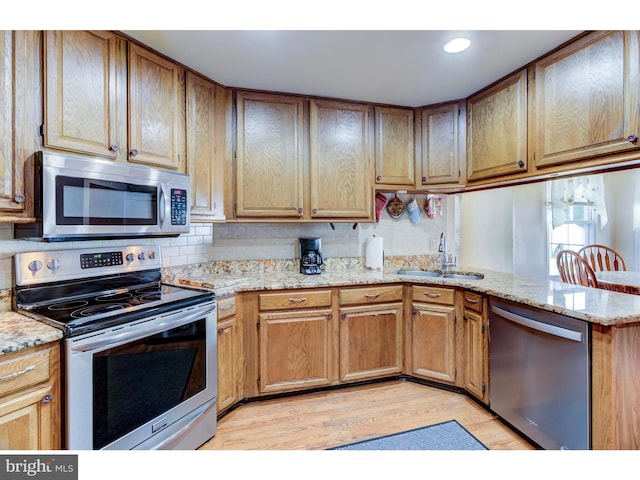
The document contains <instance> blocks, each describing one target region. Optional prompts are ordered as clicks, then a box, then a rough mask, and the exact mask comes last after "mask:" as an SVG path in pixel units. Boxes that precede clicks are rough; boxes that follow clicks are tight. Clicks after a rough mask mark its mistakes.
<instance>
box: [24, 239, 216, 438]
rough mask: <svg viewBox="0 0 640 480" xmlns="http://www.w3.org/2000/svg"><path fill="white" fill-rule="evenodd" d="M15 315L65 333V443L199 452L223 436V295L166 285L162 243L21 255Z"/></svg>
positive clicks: (47, 251) (48, 251) (46, 251)
mask: <svg viewBox="0 0 640 480" xmlns="http://www.w3.org/2000/svg"><path fill="white" fill-rule="evenodd" d="M14 267H15V269H14V270H15V281H16V289H15V295H14V309H15V310H16V311H18V312H20V313H23V314H26V315H28V316H31V317H32V318H35V319H37V320H40V321H42V322H44V323H47V324H49V325H52V326H54V327H56V328H59V329H61V330H62V331H63V332H64V349H63V364H64V368H65V375H64V376H65V401H64V405H65V408H64V417H65V420H64V423H65V432H64V438H65V440H64V444H65V447H66V448H68V449H71V450H84V449H89V450H90V449H95V450H97V449H119V450H127V449H160V448H167V449H169V448H171V449H193V448H196V447H198V446H200V445H201V444H202V443H204V442H205V441H207V440H208V439H209V438H211V437H212V436H213V435H214V434H215V432H216V414H217V412H216V395H217V344H216V342H217V335H216V298H215V294H214V293H213V292H210V291H206V290H198V289H193V288H186V287H178V286H174V285H168V284H163V283H162V282H161V277H162V272H161V267H162V260H161V250H160V247H159V246H150V245H143V246H126V247H104V248H89V249H73V250H45V251H40V252H28V253H20V254H17V255H16V256H15V262H14Z"/></svg>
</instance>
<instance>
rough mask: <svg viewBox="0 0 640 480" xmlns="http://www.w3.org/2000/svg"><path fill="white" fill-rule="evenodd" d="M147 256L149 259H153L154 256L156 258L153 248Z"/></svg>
mask: <svg viewBox="0 0 640 480" xmlns="http://www.w3.org/2000/svg"><path fill="white" fill-rule="evenodd" d="M147 258H149V260H153V259H154V258H156V252H154V251H153V250H150V251H148V252H147Z"/></svg>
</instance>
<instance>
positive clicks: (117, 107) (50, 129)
mask: <svg viewBox="0 0 640 480" xmlns="http://www.w3.org/2000/svg"><path fill="white" fill-rule="evenodd" d="M44 51H45V62H44V67H45V75H44V78H45V92H44V98H45V102H44V105H45V109H44V110H45V121H44V128H43V130H44V145H45V146H46V147H53V148H60V149H63V150H69V151H75V152H81V153H88V154H94V155H100V156H103V157H108V158H112V159H114V160H115V159H123V160H124V159H126V158H127V132H126V121H127V119H126V115H127V103H126V102H127V97H126V51H127V50H126V41H125V40H124V39H121V38H118V37H117V36H116V35H115V34H113V33H111V32H100V31H86V30H56V31H47V32H45V34H44Z"/></svg>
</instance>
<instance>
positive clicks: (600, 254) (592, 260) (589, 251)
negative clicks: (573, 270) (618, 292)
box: [578, 245, 627, 272]
mask: <svg viewBox="0 0 640 480" xmlns="http://www.w3.org/2000/svg"><path fill="white" fill-rule="evenodd" d="M578 255H580V256H581V257H582V258H584V259H585V260H586V261H587V263H588V264H589V266H590V267H591V268H592V269H593V270H594V271H595V272H607V271H611V270H615V271H619V270H626V269H627V266H626V265H625V263H624V259H623V258H622V256H621V255H620V254H619V253H618V252H616V251H615V250H614V249H613V248H609V247H606V246H604V245H587V246H586V247H582V248H581V249H580V250H578Z"/></svg>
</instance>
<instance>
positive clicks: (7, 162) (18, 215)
mask: <svg viewBox="0 0 640 480" xmlns="http://www.w3.org/2000/svg"><path fill="white" fill-rule="evenodd" d="M41 42H42V33H41V32H40V31H10V30H4V31H0V222H11V223H26V222H33V221H34V218H33V199H32V194H31V193H30V191H29V190H30V185H31V184H32V182H33V171H32V169H31V168H28V165H29V164H30V162H32V161H33V155H34V153H35V152H36V151H37V150H40V149H41V147H42V145H41V138H40V131H39V127H40V123H41V118H42V104H41V103H40V102H38V101H33V99H34V98H35V99H37V98H41V95H42V81H41V70H42V55H41Z"/></svg>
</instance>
